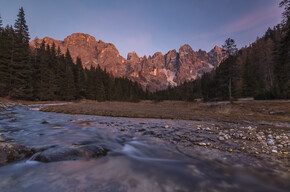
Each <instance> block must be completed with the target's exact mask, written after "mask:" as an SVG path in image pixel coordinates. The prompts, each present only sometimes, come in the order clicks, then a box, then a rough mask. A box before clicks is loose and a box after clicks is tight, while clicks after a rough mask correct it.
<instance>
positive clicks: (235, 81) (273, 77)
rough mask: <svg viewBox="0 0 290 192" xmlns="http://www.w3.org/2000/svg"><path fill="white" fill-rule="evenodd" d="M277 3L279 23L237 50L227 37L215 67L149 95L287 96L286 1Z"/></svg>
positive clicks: (289, 26)
mask: <svg viewBox="0 0 290 192" xmlns="http://www.w3.org/2000/svg"><path fill="white" fill-rule="evenodd" d="M280 7H284V12H283V14H282V18H283V19H282V22H281V24H279V25H277V26H275V27H273V28H268V30H267V31H266V32H265V34H264V35H263V36H262V37H261V38H257V40H256V41H255V42H254V43H252V44H250V45H249V46H248V47H244V48H242V49H240V50H237V49H236V45H235V41H234V40H233V39H230V38H229V39H227V40H226V41H225V44H224V45H223V49H224V51H225V52H226V53H227V55H228V57H227V58H226V59H225V60H224V61H223V62H222V63H221V64H220V65H219V66H218V67H217V68H216V69H215V70H213V71H211V72H208V73H204V74H203V75H202V77H200V78H198V79H196V80H194V81H190V82H185V83H183V84H182V85H180V86H178V87H174V88H168V89H167V90H164V91H159V92H156V93H155V94H154V95H153V97H154V98H155V99H158V100H186V101H193V100H194V99H196V98H203V99H204V100H205V101H209V100H230V101H232V100H233V99H237V98H242V97H254V98H255V99H289V98H290V22H289V17H290V13H289V12H290V1H289V0H283V1H282V2H281V3H280Z"/></svg>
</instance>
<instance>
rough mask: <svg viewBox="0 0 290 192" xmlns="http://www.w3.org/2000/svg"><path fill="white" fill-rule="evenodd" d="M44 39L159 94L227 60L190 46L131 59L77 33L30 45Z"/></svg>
mask: <svg viewBox="0 0 290 192" xmlns="http://www.w3.org/2000/svg"><path fill="white" fill-rule="evenodd" d="M42 40H44V41H45V43H46V44H49V45H50V46H51V45H52V44H53V42H54V43H55V45H56V47H58V46H59V47H60V49H61V52H62V53H65V52H66V50H67V49H69V51H70V53H71V56H72V58H73V59H74V60H75V59H76V58H77V57H80V58H81V59H82V62H83V67H84V68H90V67H91V66H94V67H97V66H98V65H99V66H100V67H101V68H102V69H106V70H107V71H108V72H110V73H112V75H114V76H115V77H127V78H129V79H131V80H133V81H137V82H139V83H140V84H141V85H142V87H143V88H144V89H148V90H149V91H157V90H162V89H166V88H167V87H168V86H177V85H180V84H182V83H183V82H185V81H190V80H194V79H196V78H197V77H199V76H201V75H202V74H203V73H204V72H207V71H211V70H212V69H214V68H215V67H217V66H218V65H219V64H220V63H221V62H222V60H223V59H224V58H225V55H224V54H223V51H222V49H221V48H220V47H218V46H215V47H214V48H213V49H212V50H211V51H210V52H208V53H207V52H206V51H202V50H199V51H197V52H195V51H194V50H192V48H191V47H190V46H189V45H187V44H186V45H183V46H181V47H180V48H179V51H178V52H177V51H176V50H175V49H174V50H170V51H168V53H166V54H165V55H163V54H162V53H161V52H156V53H155V54H154V55H153V56H148V57H147V56H144V57H139V56H138V55H137V53H135V52H132V53H128V56H127V59H125V58H123V57H122V56H120V54H119V51H118V50H117V48H116V47H115V46H114V45H113V44H112V43H105V42H103V41H101V40H99V41H96V39H95V38H94V37H92V36H90V35H88V34H83V33H73V34H72V35H70V36H68V37H66V38H65V39H64V40H63V41H60V40H55V39H52V38H50V37H45V38H43V39H37V40H33V41H31V42H30V46H31V47H37V46H38V45H39V44H40V43H41V42H42Z"/></svg>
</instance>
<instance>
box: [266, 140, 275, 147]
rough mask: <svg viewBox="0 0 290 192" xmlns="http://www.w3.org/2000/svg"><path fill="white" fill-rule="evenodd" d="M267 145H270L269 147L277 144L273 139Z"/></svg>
mask: <svg viewBox="0 0 290 192" xmlns="http://www.w3.org/2000/svg"><path fill="white" fill-rule="evenodd" d="M267 144H268V145H269V146H272V145H275V142H274V140H273V139H269V140H268V142H267Z"/></svg>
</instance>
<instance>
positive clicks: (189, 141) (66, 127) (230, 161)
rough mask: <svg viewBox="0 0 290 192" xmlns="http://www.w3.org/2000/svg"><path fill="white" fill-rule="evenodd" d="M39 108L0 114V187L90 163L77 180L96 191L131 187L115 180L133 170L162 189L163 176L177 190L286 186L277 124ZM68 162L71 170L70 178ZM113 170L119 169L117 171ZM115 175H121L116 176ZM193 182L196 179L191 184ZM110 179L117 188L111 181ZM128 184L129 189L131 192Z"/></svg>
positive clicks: (285, 150)
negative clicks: (104, 113) (132, 115)
mask: <svg viewBox="0 0 290 192" xmlns="http://www.w3.org/2000/svg"><path fill="white" fill-rule="evenodd" d="M143 104H144V103H143ZM201 104H202V103H201ZM67 105H68V106H69V105H72V104H67ZM91 105H92V103H91ZM222 105H227V104H222ZM41 106H43V105H40V106H37V105H34V106H32V105H31V104H30V105H29V106H23V107H15V108H11V109H8V110H6V111H4V112H1V113H0V125H1V127H0V140H1V142H0V178H1V179H0V180H1V182H0V187H5V189H7V190H6V191H11V189H12V188H13V189H17V190H14V191H23V190H24V189H26V188H25V187H23V186H24V185H25V186H29V187H31V186H35V181H37V182H38V183H41V182H42V181H43V180H44V179H43V178H50V179H51V180H49V181H50V182H47V180H45V184H44V183H42V185H45V186H47V187H49V186H56V184H55V182H54V181H56V179H55V175H57V174H59V177H60V178H71V179H72V180H73V181H74V182H75V181H76V180H75V179H76V178H78V176H79V175H83V176H82V177H81V178H87V176H89V175H90V176H91V175H92V172H90V170H92V169H93V168H94V173H96V175H94V176H93V178H92V179H85V180H83V179H81V180H82V181H83V182H84V183H85V184H84V185H83V186H87V187H89V189H95V188H94V186H95V183H96V181H98V182H100V183H106V185H108V186H110V187H113V188H112V189H114V190H112V191H122V190H117V189H120V188H119V187H118V186H119V185H120V186H121V187H122V189H131V188H132V186H131V185H130V184H129V185H127V184H126V183H125V184H124V183H123V182H124V179H122V178H128V175H129V176H130V175H131V176H132V175H133V177H134V178H136V177H137V175H138V174H140V173H142V174H144V173H146V174H148V178H152V175H155V176H156V175H158V174H161V173H162V172H164V174H161V175H159V176H156V177H155V178H153V180H152V181H151V180H150V181H148V183H153V182H158V183H159V184H160V186H161V188H163V186H169V185H168V183H165V181H168V182H169V181H170V182H169V183H172V184H173V186H172V187H171V188H172V189H173V188H174V189H183V190H182V191H193V190H194V189H195V190H196V189H203V188H204V186H205V184H206V185H209V186H211V189H212V190H209V191H238V189H239V190H240V191H247V189H248V186H249V185H250V184H252V185H253V186H256V191H273V187H274V188H275V189H276V188H277V189H281V191H286V190H284V189H288V188H289V184H288V180H289V146H290V145H289V144H290V143H289V137H290V134H289V129H288V128H287V127H284V126H281V125H283V124H279V126H278V124H277V125H276V124H275V125H271V126H269V125H265V124H258V123H255V122H249V121H248V122H244V121H240V122H239V123H232V122H226V121H214V120H213V119H212V120H211V121H202V120H200V121H192V120H178V119H174V120H171V119H157V118H154V119H152V118H151V119H150V118H119V117H107V116H94V115H93V116H91V115H69V114H61V113H44V112H41V111H37V110H35V109H39V107H41ZM49 107H61V106H49ZM271 110H272V108H271ZM284 124H286V122H284ZM44 162H45V163H44ZM49 162H53V163H49ZM106 162H111V164H110V163H109V164H106ZM71 163H72V164H71ZM103 163H105V164H103ZM73 164H75V165H77V166H74V165H73ZM126 164H128V166H125V167H124V165H126ZM18 165H19V166H18ZM58 165H59V166H60V167H65V169H60V167H57V166H58ZM98 165H99V166H98ZM120 165H122V166H120ZM84 166H86V167H87V169H85V170H84V169H83V168H84ZM15 167H17V169H15ZM74 167H75V168H77V169H76V170H74V173H75V175H74V177H71V170H73V169H74ZM79 167H81V169H79ZM112 167H113V168H112ZM120 168H124V169H123V170H120ZM67 170H69V175H70V177H68V176H67V173H68V172H67ZM112 170H118V171H117V172H118V174H115V173H114V172H113V171H112ZM28 172H29V174H27V173H28ZM100 172H102V173H104V174H105V175H107V178H106V179H105V180H102V178H103V175H104V174H102V178H99V177H98V176H99V173H100ZM46 173H47V175H46ZM119 173H122V174H123V175H122V177H118V178H116V177H115V176H116V175H119ZM146 174H145V175H146ZM237 175H238V176H239V177H236V176H237ZM176 176H178V177H176ZM240 176H242V178H240ZM15 178H21V181H23V184H24V185H22V183H14V181H15ZM35 178H37V180H35ZM148 178H147V177H146V176H145V178H144V177H142V178H140V179H138V182H141V181H142V182H143V181H147V180H148ZM174 178H179V179H180V180H174ZM217 178H218V179H217ZM244 178H251V180H244ZM114 179H115V180H114ZM146 179H147V180H146ZM112 180H114V182H112ZM199 180H200V181H203V182H205V183H203V184H202V182H199ZM61 181H62V180H61ZM91 181H93V182H91ZM182 181H185V182H184V183H181V182H182ZM186 181H188V182H186ZM192 181H197V182H196V185H195V183H192ZM61 183H67V184H68V183H71V182H61ZM114 183H118V186H115V185H114V186H112V184H114ZM130 183H131V182H130ZM192 184H194V185H192ZM268 184H269V185H268ZM174 185H179V186H180V187H177V188H175V186H174ZM187 185H188V186H187ZM68 186H71V185H70V184H69V185H68ZM68 186H66V187H68ZM134 186H138V187H139V188H140V190H137V191H150V190H148V189H147V188H146V190H141V189H143V188H142V186H143V185H142V184H137V185H134ZM144 186H148V185H147V184H146V185H144ZM149 186H151V185H149ZM105 187H106V186H105ZM105 187H101V188H100V190H102V189H104V188H105ZM115 187H116V188H117V189H116V188H115ZM123 187H124V188H123ZM133 188H134V189H132V190H131V191H136V188H135V187H133ZM58 189H59V188H58ZM154 189H156V186H155V187H154ZM207 189H208V187H207ZM4 191H5V190H4ZM52 191H53V190H52ZM69 191H71V190H69ZM88 191H90V190H88ZM126 191H130V190H126ZM151 191H159V190H151ZM160 191H162V190H160ZM163 191H164V190H163ZM277 191H278V190H277Z"/></svg>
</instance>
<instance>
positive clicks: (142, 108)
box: [41, 100, 290, 128]
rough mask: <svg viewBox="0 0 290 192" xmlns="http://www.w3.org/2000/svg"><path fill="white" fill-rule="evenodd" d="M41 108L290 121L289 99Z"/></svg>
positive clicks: (88, 103)
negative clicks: (232, 102) (231, 102)
mask: <svg viewBox="0 0 290 192" xmlns="http://www.w3.org/2000/svg"><path fill="white" fill-rule="evenodd" d="M41 110H42V111H46V112H57V113H67V114H85V115H100V116H112V117H132V118H158V119H183V120H196V121H221V122H237V123H238V122H245V121H253V122H261V123H263V122H264V123H267V122H268V123H270V124H271V123H272V124H275V123H276V124H279V123H289V122H290V101H236V102H235V103H234V104H230V103H229V102H208V103H202V102H183V101H163V102H154V101H141V102H139V103H130V102H95V101H88V100H84V101H80V102H74V103H70V104H65V105H58V106H46V107H44V108H42V109H41ZM289 128H290V127H289Z"/></svg>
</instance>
